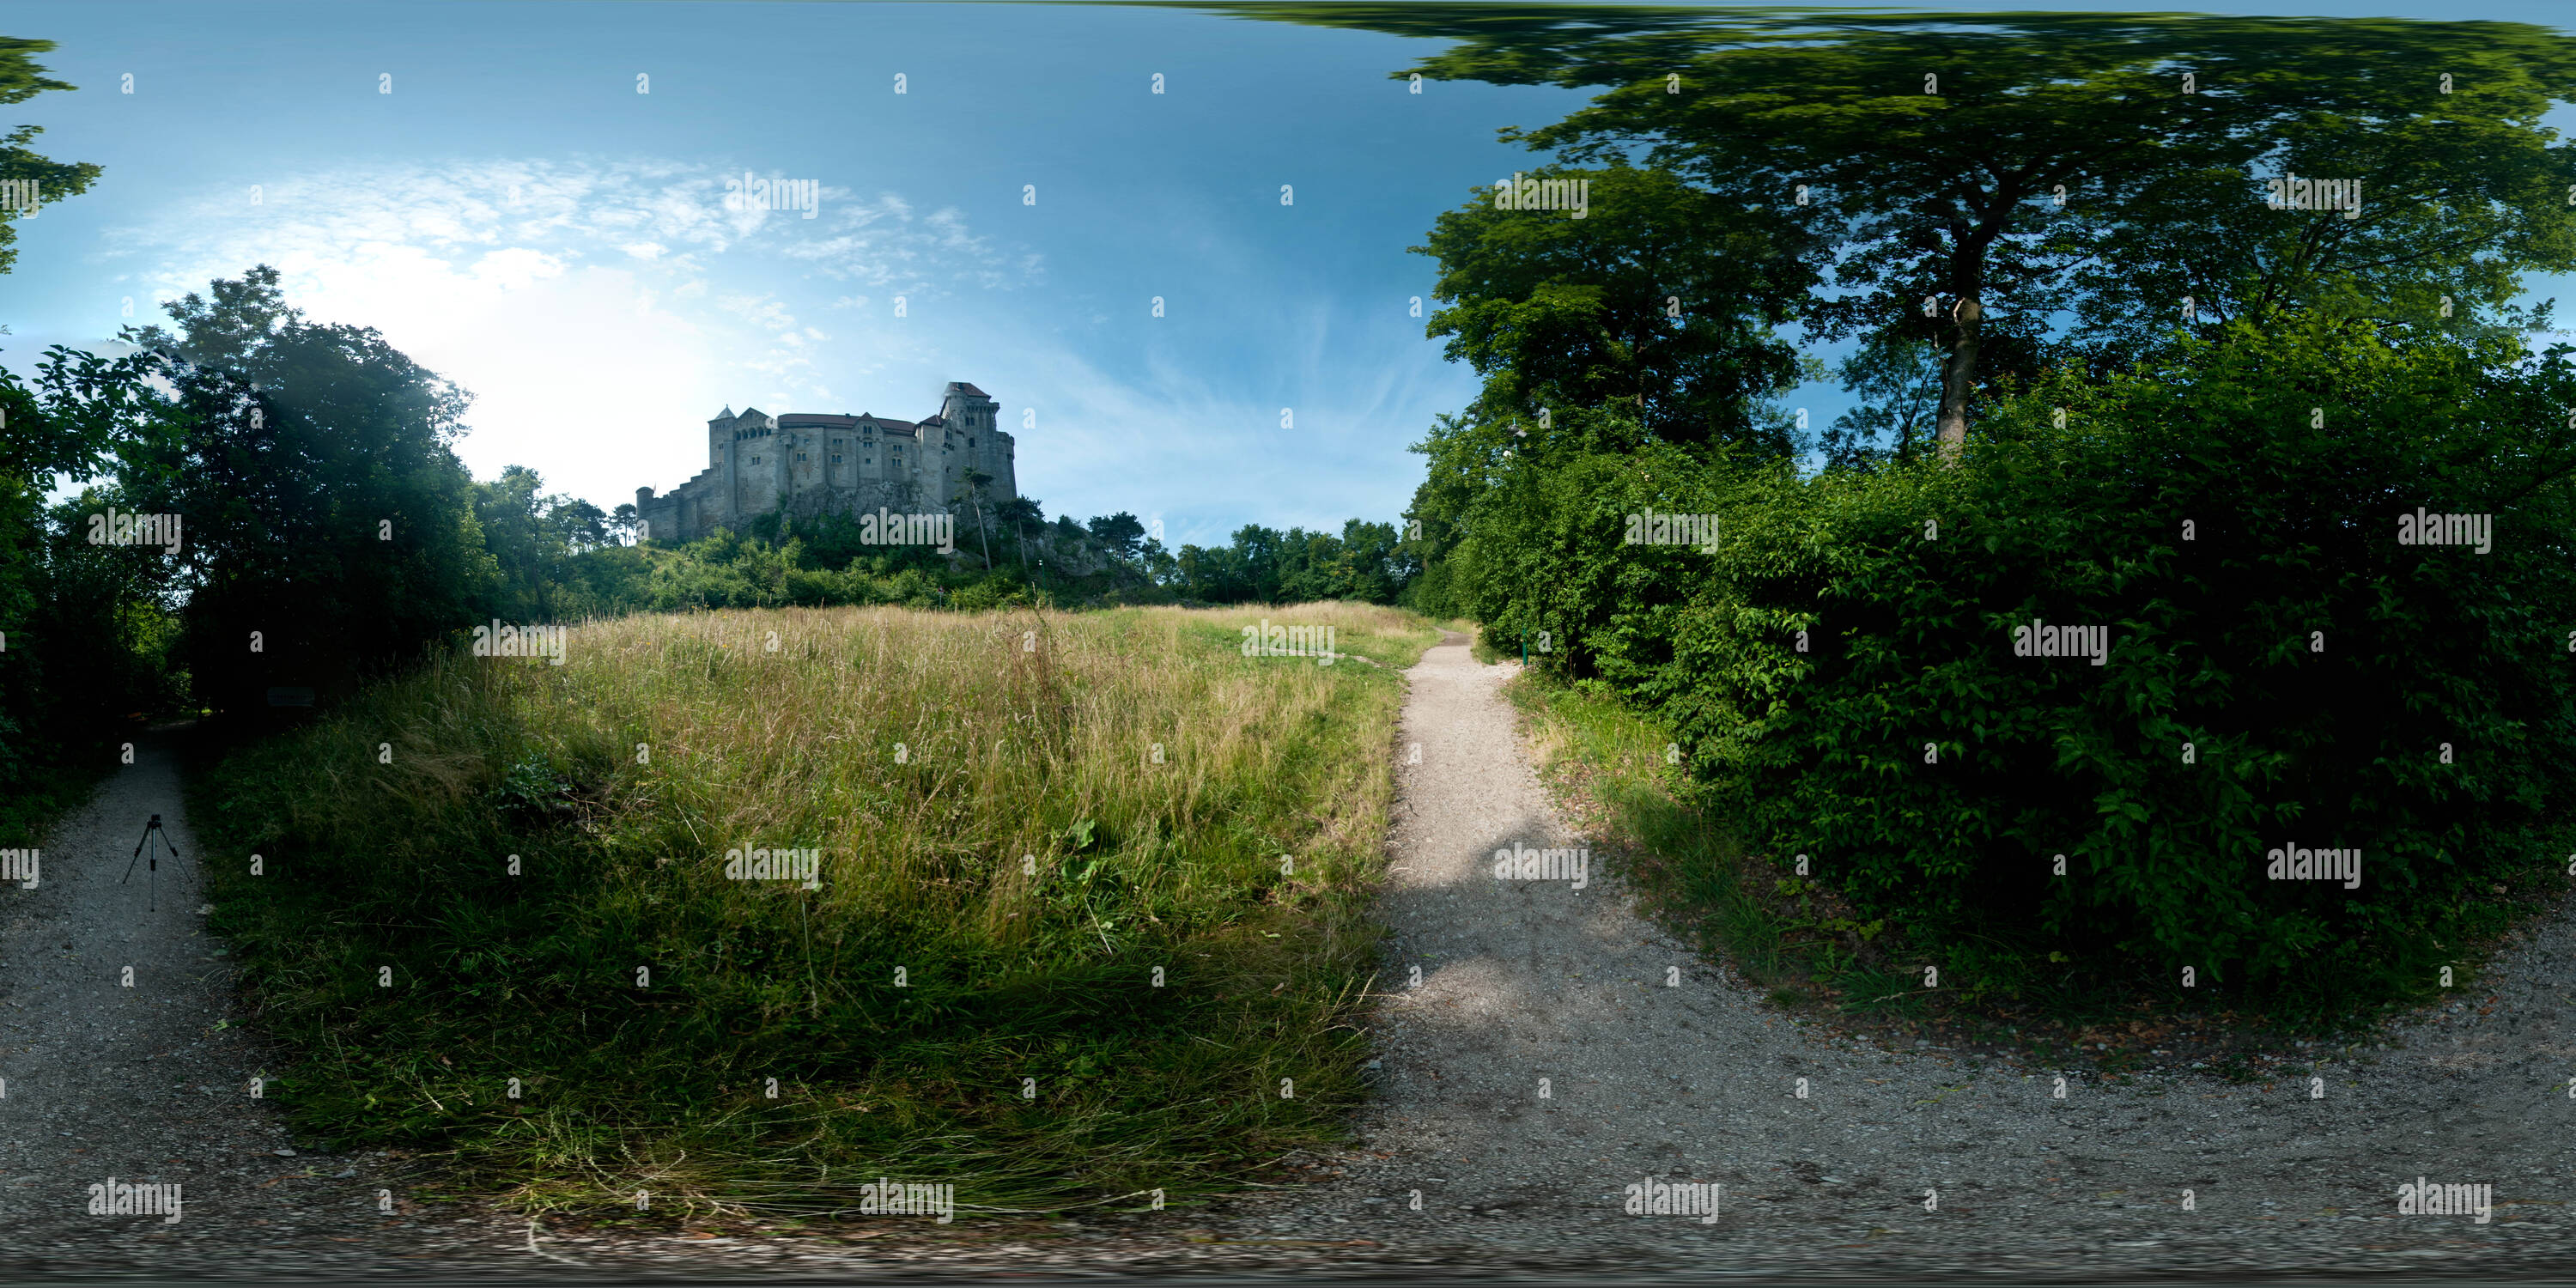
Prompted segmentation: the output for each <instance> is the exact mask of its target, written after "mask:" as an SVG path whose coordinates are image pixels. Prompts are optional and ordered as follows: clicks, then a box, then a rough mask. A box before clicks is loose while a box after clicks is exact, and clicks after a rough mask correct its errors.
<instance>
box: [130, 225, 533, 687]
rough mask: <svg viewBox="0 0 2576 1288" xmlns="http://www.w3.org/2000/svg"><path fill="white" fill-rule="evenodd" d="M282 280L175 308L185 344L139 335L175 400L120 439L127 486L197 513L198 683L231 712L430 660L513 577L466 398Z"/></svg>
mask: <svg viewBox="0 0 2576 1288" xmlns="http://www.w3.org/2000/svg"><path fill="white" fill-rule="evenodd" d="M277 280H278V278H277V270H275V269H273V268H269V267H267V266H265V265H262V266H259V267H255V268H253V269H251V270H250V271H249V272H248V273H246V274H244V275H243V277H242V278H241V279H239V280H237V281H220V280H219V281H217V282H215V283H214V284H213V285H212V287H211V288H210V289H209V292H208V294H206V295H199V294H197V293H195V292H191V293H189V294H188V295H187V296H186V297H184V298H182V299H181V300H179V301H177V302H175V303H173V304H170V305H168V306H167V311H168V313H169V315H170V317H171V320H172V322H173V323H174V324H175V326H176V328H177V329H176V331H175V332H173V331H165V330H163V329H162V328H160V327H158V326H151V327H141V328H129V329H128V331H127V332H126V338H128V339H129V340H130V341H132V342H133V343H135V344H137V345H139V346H141V347H142V348H143V350H144V355H143V358H144V360H145V361H147V362H148V363H149V364H150V371H151V374H152V375H154V376H155V377H157V378H159V379H160V380H161V381H165V382H166V383H167V385H168V387H169V389H170V393H169V394H168V395H167V396H166V397H165V396H161V395H157V394H156V395H154V397H153V399H152V405H151V407H150V409H149V415H148V416H147V417H146V418H144V419H143V420H142V422H141V423H140V424H139V425H138V427H137V429H136V432H135V433H134V434H133V436H132V438H131V439H130V440H129V441H128V442H127V443H125V444H124V446H123V464H122V468H121V470H120V476H121V481H122V485H123V487H124V488H125V490H126V492H127V493H128V495H129V496H130V497H131V498H132V500H133V504H134V505H135V506H136V507H137V508H138V509H141V510H144V511H147V512H158V513H174V514H178V515H181V516H183V517H184V520H185V524H186V534H187V535H186V541H185V545H184V547H183V549H182V551H181V558H182V559H183V560H184V572H183V573H182V576H183V578H184V579H185V581H186V582H187V583H188V584H189V586H190V593H189V594H188V597H187V603H186V607H185V608H184V610H183V619H184V621H185V623H186V631H187V636H186V642H185V644H184V653H185V656H186V658H187V664H188V669H189V671H190V675H191V679H192V680H193V682H194V684H195V686H196V692H197V694H198V696H199V698H200V700H201V701H203V702H204V703H205V704H206V705H207V706H210V707H214V708H217V709H222V710H231V711H235V712H250V711H259V710H264V703H265V692H264V691H265V689H266V688H267V687H269V686H273V685H287V686H310V687H313V688H315V689H317V690H319V691H320V692H322V693H324V694H345V693H347V692H349V691H351V690H352V689H354V688H355V686H356V684H357V683H358V681H359V680H360V679H361V678H362V677H364V676H366V675H370V674H377V673H381V672H384V671H386V670H388V669H391V668H392V667H394V666H397V665H399V664H402V663H405V662H409V661H413V660H416V659H417V658H418V657H419V656H420V655H421V652H422V650H423V649H424V648H425V647H427V646H430V645H431V644H433V643H434V642H436V641H439V640H442V639H444V638H446V637H448V636H449V634H450V633H452V632H455V631H458V630H460V629H462V628H463V627H464V626H465V625H467V624H468V623H471V622H473V621H475V620H477V619H478V618H480V617H482V616H484V615H485V612H484V610H485V609H486V608H487V606H488V605H489V604H490V602H491V601H490V596H491V595H492V593H493V592H494V591H495V590H496V589H497V588H498V586H499V584H500V580H501V578H500V572H499V568H498V565H497V561H496V560H495V559H494V558H493V556H492V554H491V553H490V552H489V551H487V550H486V549H485V548H484V541H483V535H482V531H481V526H480V524H479V523H478V521H477V519H476V515H475V503H476V501H477V499H478V496H477V489H476V488H475V485H474V482H473V480H472V478H471V477H469V476H468V475H467V474H466V472H465V468H464V466H463V465H462V464H460V463H459V462H458V461H457V459H456V455H455V453H454V451H453V450H452V444H453V443H454V441H455V440H456V438H457V437H458V436H459V435H461V434H462V433H463V432H464V424H463V420H462V417H463V415H464V411H465V406H466V402H467V395H466V394H465V393H464V392H463V391H462V390H459V389H457V388H456V387H455V386H454V385H451V384H449V383H448V382H447V381H445V380H442V379H440V378H439V377H438V376H436V375H434V374H432V373H431V372H428V371H426V370H423V369H422V368H421V367H420V366H419V365H418V364H417V363H414V362H413V361H412V360H411V359H410V358H408V357H405V356H404V355H403V354H402V353H401V352H399V351H398V350H396V349H394V348H393V347H392V346H391V345H389V344H387V343H385V340H384V337H382V336H381V335H379V334H377V333H376V332H375V331H373V330H371V329H364V328H358V327H350V326H343V325H336V324H333V325H324V324H317V323H312V322H308V321H306V320H305V319H304V317H303V315H302V314H300V313H298V312H297V311H295V310H294V309H292V308H289V307H288V306H287V304H286V302H285V299H284V296H283V294H282V293H281V292H280V291H279V289H278V285H277ZM528 481H529V482H530V483H531V484H533V476H532V475H531V476H528ZM505 549H508V547H506V546H505ZM254 632H256V633H257V635H258V638H259V647H258V651H256V652H254V651H253V650H252V637H253V634H254Z"/></svg>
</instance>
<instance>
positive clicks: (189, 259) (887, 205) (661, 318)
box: [101, 160, 1044, 502]
mask: <svg viewBox="0 0 2576 1288" xmlns="http://www.w3.org/2000/svg"><path fill="white" fill-rule="evenodd" d="M744 173H745V172H744V170H743V169H742V168H741V167H739V166H735V167H731V168H724V167H716V166H698V165H683V164H679V163H674V162H667V161H600V162H586V161H579V160H574V161H562V162H556V161H484V162H450V163H445V164H437V165H383V166H372V167H347V168H339V169H329V170H317V171H315V172H313V173H310V174H299V175H288V176H283V177H280V178H277V179H274V180H268V181H264V182H262V183H260V184H259V185H258V186H257V189H256V191H254V190H253V188H252V187H251V186H250V185H248V184H245V185H243V186H241V187H239V188H236V189H230V190H223V191H213V192H200V193H196V194H192V195H191V196H189V197H187V198H184V199H181V200H178V201H174V202H172V203H169V204H168V205H166V206H165V207H164V208H163V209H161V210H160V211H158V212H157V213H156V214H154V215H153V216H152V217H150V218H148V219H146V220H143V221H140V222H136V223H131V224H127V225H123V226H119V227H115V228H111V229H109V230H107V231H106V232H105V234H104V236H103V239H102V241H103V246H104V249H103V251H102V252H101V258H102V260H103V261H104V266H105V267H107V268H109V269H110V270H111V272H115V273H116V275H117V276H116V280H118V281H119V283H120V284H121V285H122V286H123V287H125V288H126V289H128V290H130V291H131V293H132V294H133V295H134V296H136V297H137V299H136V304H137V309H136V312H137V314H138V315H148V314H155V313H157V309H156V308H154V307H153V302H154V301H158V300H167V299H172V298H176V297H177V296H180V295H183V294H185V293H187V292H189V291H201V290H203V289H204V287H205V284H206V282H207V281H209V280H210V279H212V278H215V277H233V276H238V275H239V274H240V273H241V272H243V271H244V270H245V269H248V268H249V267H250V266H252V265H254V264H260V263H266V264H270V265H273V266H275V267H276V268H277V269H278V271H279V273H280V276H281V278H282V284H283V285H284V287H285V289H286V291H287V297H288V299H289V300H290V301H291V302H293V303H294V304H295V305H296V306H297V307H299V308H301V309H303V310H305V311H306V312H307V313H308V314H309V315H311V316H313V317H314V318H316V319H319V320H324V321H336V322H348V323H355V324H360V325H366V326H372V327H375V328H377V329H378V330H380V331H382V332H384V334H385V335H386V337H387V338H388V339H390V340H392V341H393V342H394V343H395V344H396V345H397V346H399V347H401V348H402V349H404V350H405V351H406V352H408V353H410V354H411V355H412V356H413V357H415V358H417V359H418V360H420V361H421V362H422V363H423V364H425V365H427V366H428V367H430V368H431V369H432V370H435V371H438V372H439V373H440V374H442V375H445V376H447V377H449V378H451V379H454V380H456V381H457V382H458V383H459V384H461V385H463V386H464V387H466V388H467V389H469V390H471V391H472V392H473V393H474V394H475V395H476V406H475V408H474V411H473V413H472V414H471V417H470V422H471V423H472V425H473V426H474V427H475V432H474V433H473V434H472V435H471V436H470V437H469V438H468V439H467V440H466V442H465V444H464V447H463V449H462V450H463V452H464V455H465V457H466V461H467V464H468V465H469V466H470V467H472V468H473V469H474V470H475V472H476V473H477V474H478V475H487V476H488V475H489V474H491V473H493V472H494V471H496V470H497V469H499V467H500V466H502V465H505V464H512V463H522V464H527V465H531V466H534V467H536V468H537V469H538V470H539V471H540V472H541V473H543V474H545V475H546V477H547V479H548V481H549V484H550V486H557V487H564V488H567V489H569V490H573V491H577V492H580V493H582V494H584V495H588V496H592V497H594V498H595V499H602V500H606V501H611V502H613V501H614V500H615V499H616V498H617V497H619V496H622V495H625V494H626V493H628V492H629V491H631V489H632V488H633V487H634V486H636V485H637V484H638V483H639V482H648V481H657V482H661V483H663V484H664V485H667V484H668V483H670V482H675V481H677V478H680V477H686V476H687V475H688V474H689V473H691V472H694V471H695V470H696V469H697V468H699V467H700V466H701V465H703V463H704V462H703V460H702V459H701V457H702V444H700V443H699V442H698V440H697V438H696V436H695V435H694V434H693V433H691V432H690V426H691V425H692V424H693V423H694V422H695V421H696V420H697V419H699V418H702V417H704V416H707V415H710V414H712V413H713V412H714V411H715V409H716V406H717V404H719V403H723V402H733V403H742V402H744V401H746V400H748V399H750V398H755V397H756V398H759V399H761V400H764V401H765V402H766V403H768V404H769V405H773V406H777V407H781V408H787V407H798V406H808V405H810V406H818V407H830V406H835V405H836V399H837V396H838V395H837V394H836V393H835V391H834V386H835V385H836V384H839V385H843V386H845V387H846V386H847V385H848V384H849V383H851V382H854V381H858V380H861V379H864V378H865V377H866V376H867V375H869V374H870V373H871V372H872V371H874V370H876V369H877V368H878V367H880V366H881V365H882V364H883V363H884V362H886V361H888V360H890V359H891V360H903V359H905V358H906V357H907V356H910V357H912V359H913V360H915V361H917V360H918V355H919V353H920V351H921V349H922V347H923V346H924V344H925V343H926V341H924V340H923V339H922V338H920V337H919V336H918V335H917V334H915V333H913V332H911V331H910V330H908V329H907V328H906V327H905V325H904V324H902V323H900V322H897V321H895V320H894V319H893V318H892V316H891V314H892V306H891V301H892V299H893V298H894V297H897V296H902V297H906V298H907V302H908V304H916V305H917V304H920V303H923V302H927V301H932V300H936V299H939V298H940V297H942V296H946V295H950V294H953V293H955V292H957V291H960V290H973V291H986V290H994V289H1003V290H1008V289H1015V288H1017V287H1020V286H1025V285H1028V284H1031V283H1033V282H1035V281H1037V280H1039V278H1040V277H1041V276H1042V274H1043V272H1044V264H1043V261H1042V260H1041V259H1040V258H1039V257H1037V256H1034V255H1031V254H1029V253H1027V252H1026V250H1025V249H1024V248H1019V247H1007V248H1006V247H1000V246H996V245H994V244H993V241H992V239H990V238H988V237H984V236H980V235H978V234H976V233H975V232H974V231H973V229H972V228H971V227H970V226H969V224H968V222H967V220H966V219H965V217H964V216H963V215H961V214H960V213H958V212H957V211H955V210H952V209H947V208H939V209H931V210H926V211H925V210H922V209H920V208H919V207H917V206H916V205H915V204H914V203H913V202H911V201H909V200H907V199H905V198H904V197H902V196H900V195H897V194H892V193H885V194H878V195H876V196H874V197H871V198H868V199H865V200H861V199H859V198H857V197H855V196H854V195H853V194H851V193H850V192H848V191H847V190H845V189H839V188H832V187H822V188H820V189H819V202H818V206H819V211H818V215H817V217H816V218H814V219H810V220H809V219H805V218H803V217H801V214H800V213H799V212H795V211H770V210H759V209H744V208H741V206H742V203H739V202H737V203H733V204H734V206H735V207H736V208H733V209H728V208H727V203H726V201H725V196H726V191H727V190H726V181H727V180H728V179H734V180H739V179H741V177H742V176H743V174H744ZM120 270H121V271H120ZM815 279H823V280H827V281H830V282H833V283H835V284H848V285H854V286H857V287H859V288H860V289H861V290H862V291H863V292H864V293H863V294H859V295H842V296H840V298H839V299H837V300H835V299H834V298H833V296H834V294H836V293H835V292H827V291H818V290H816V289H814V287H813V286H812V285H810V283H812V282H813V281H814V280H815ZM844 289H846V287H844ZM827 302H829V303H828V305H827ZM825 307H834V308H836V309H837V310H838V311H837V312H836V314H835V316H836V319H838V322H837V323H836V325H835V326H834V328H833V329H832V330H831V331H830V332H826V331H824V330H822V329H819V328H817V327H816V326H814V325H812V324H811V323H810V322H808V321H807V320H805V319H804V318H802V317H801V316H800V309H810V310H820V309H823V308H825ZM835 336H839V337H841V338H840V339H838V340H835V338H834V337H835ZM746 376H751V377H756V383H755V382H753V381H747V380H746V379H745V377H746ZM746 384H751V385H752V387H750V388H745V385H746ZM700 404H704V405H703V406H700ZM915 414H918V413H915ZM639 476H641V477H639Z"/></svg>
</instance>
